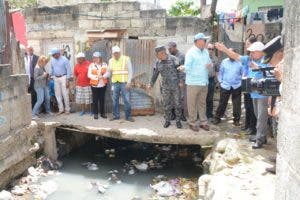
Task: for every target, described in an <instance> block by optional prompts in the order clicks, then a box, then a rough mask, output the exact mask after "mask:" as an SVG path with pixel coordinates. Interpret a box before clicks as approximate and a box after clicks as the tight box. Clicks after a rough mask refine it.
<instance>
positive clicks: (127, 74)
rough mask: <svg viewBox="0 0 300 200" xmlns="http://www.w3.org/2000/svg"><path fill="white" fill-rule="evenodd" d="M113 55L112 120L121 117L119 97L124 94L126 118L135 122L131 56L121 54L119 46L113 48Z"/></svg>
mask: <svg viewBox="0 0 300 200" xmlns="http://www.w3.org/2000/svg"><path fill="white" fill-rule="evenodd" d="M112 54H113V57H112V58H111V59H110V60H109V64H108V66H109V69H110V72H111V82H112V93H113V118H111V119H110V121H114V120H119V119H120V111H119V97H120V94H121V95H122V98H123V102H124V111H125V119H126V120H127V121H130V122H134V119H133V118H132V117H131V105H130V99H129V97H130V88H131V79H132V74H133V69H132V64H131V61H130V58H129V57H128V56H125V55H121V49H120V47H118V46H114V47H113V48H112Z"/></svg>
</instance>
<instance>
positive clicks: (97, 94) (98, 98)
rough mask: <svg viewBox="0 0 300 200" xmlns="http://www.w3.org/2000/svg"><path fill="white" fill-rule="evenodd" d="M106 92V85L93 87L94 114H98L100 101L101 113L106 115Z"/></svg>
mask: <svg viewBox="0 0 300 200" xmlns="http://www.w3.org/2000/svg"><path fill="white" fill-rule="evenodd" d="M105 92H106V86H104V87H100V88H97V87H92V95H93V113H94V115H98V113H99V108H98V105H99V103H100V114H101V115H104V114H105V112H104V102H105Z"/></svg>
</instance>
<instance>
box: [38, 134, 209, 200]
mask: <svg viewBox="0 0 300 200" xmlns="http://www.w3.org/2000/svg"><path fill="white" fill-rule="evenodd" d="M56 140H57V148H58V154H59V160H60V161H62V163H63V166H62V167H61V168H60V169H59V170H58V172H59V173H54V174H52V175H48V176H45V177H41V178H40V180H39V182H40V183H51V184H50V186H49V187H52V191H51V193H48V194H49V195H48V196H47V198H46V199H48V200H60V199H61V200H64V199H73V200H77V199H78V200H81V199H85V200H96V199H104V200H132V199H136V200H137V199H143V200H144V199H145V200H146V199H147V200H148V199H186V200H193V199H197V197H198V196H197V195H198V186H197V181H198V178H199V177H200V176H201V174H202V173H203V170H202V166H201V163H202V161H203V157H204V156H203V155H204V153H205V152H203V150H201V147H200V146H198V145H168V144H150V143H140V142H135V141H127V140H118V139H112V138H105V137H99V136H94V135H91V134H86V133H79V132H73V131H68V130H66V129H59V128H58V129H57V130H56Z"/></svg>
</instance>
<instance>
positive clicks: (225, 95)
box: [216, 87, 242, 122]
mask: <svg viewBox="0 0 300 200" xmlns="http://www.w3.org/2000/svg"><path fill="white" fill-rule="evenodd" d="M241 94H242V90H241V87H239V88H237V89H233V88H230V90H225V89H224V88H222V87H221V91H220V101H219V106H218V108H217V111H216V118H217V119H220V118H221V117H222V116H223V115H224V113H225V110H226V107H227V104H228V100H229V97H230V95H231V99H232V106H233V121H234V122H239V121H240V118H241Z"/></svg>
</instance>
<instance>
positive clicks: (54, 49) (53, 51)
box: [51, 48, 60, 55]
mask: <svg viewBox="0 0 300 200" xmlns="http://www.w3.org/2000/svg"><path fill="white" fill-rule="evenodd" d="M57 53H60V50H59V49H58V48H52V49H51V55H54V54H57Z"/></svg>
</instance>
